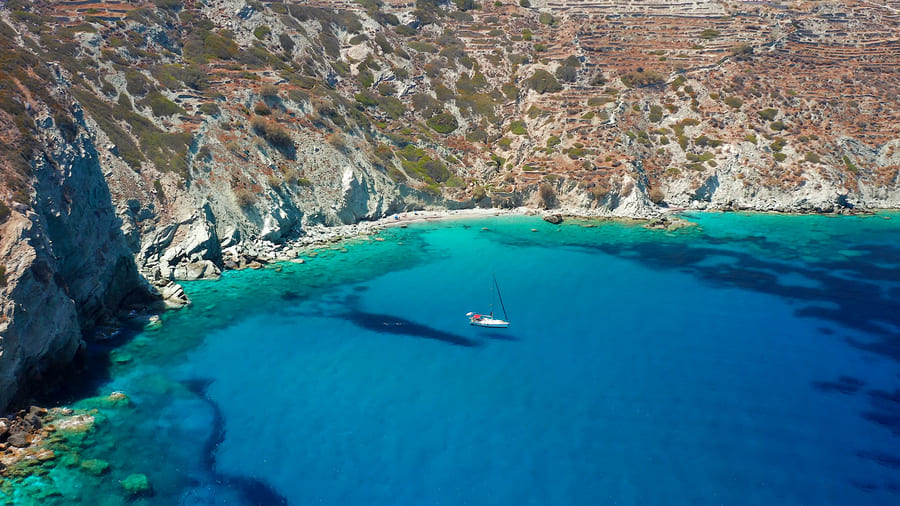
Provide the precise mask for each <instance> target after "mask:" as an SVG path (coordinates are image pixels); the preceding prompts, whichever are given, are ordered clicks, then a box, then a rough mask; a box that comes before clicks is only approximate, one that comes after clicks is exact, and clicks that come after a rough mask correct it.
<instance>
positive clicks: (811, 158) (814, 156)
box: [803, 151, 822, 163]
mask: <svg viewBox="0 0 900 506" xmlns="http://www.w3.org/2000/svg"><path fill="white" fill-rule="evenodd" d="M803 159H804V160H806V161H807V162H810V163H822V159H821V158H820V157H819V154H818V153H816V152H815V151H809V152H807V153H806V156H804V157H803Z"/></svg>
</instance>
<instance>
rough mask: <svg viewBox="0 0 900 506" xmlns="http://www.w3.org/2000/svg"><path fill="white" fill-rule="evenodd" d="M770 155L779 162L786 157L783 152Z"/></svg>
mask: <svg viewBox="0 0 900 506" xmlns="http://www.w3.org/2000/svg"><path fill="white" fill-rule="evenodd" d="M772 156H774V157H775V160H776V161H779V162H783V161H785V159H787V155H786V154H784V153H775V154H773V155H772Z"/></svg>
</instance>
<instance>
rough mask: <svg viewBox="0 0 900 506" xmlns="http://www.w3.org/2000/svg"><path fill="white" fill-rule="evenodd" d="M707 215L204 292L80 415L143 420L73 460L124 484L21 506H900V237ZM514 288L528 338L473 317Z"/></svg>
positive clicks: (126, 348) (83, 483) (171, 317)
mask: <svg viewBox="0 0 900 506" xmlns="http://www.w3.org/2000/svg"><path fill="white" fill-rule="evenodd" d="M688 217H689V218H690V219H691V220H693V221H696V222H697V223H698V224H699V226H698V227H695V228H690V229H683V230H679V231H677V232H661V231H650V230H645V229H643V228H641V227H640V226H638V225H630V224H623V223H614V222H579V221H568V222H566V223H565V224H564V225H562V226H553V225H550V224H547V223H545V222H543V221H541V220H540V219H539V218H534V217H521V216H515V217H504V218H491V219H473V220H464V221H450V222H440V223H421V224H413V225H410V227H409V228H406V229H400V228H393V229H389V230H386V231H383V232H382V233H381V234H379V236H378V237H379V238H382V239H384V240H383V241H375V240H372V239H365V238H363V239H359V240H356V241H352V242H350V243H348V244H345V245H342V246H339V247H337V248H335V249H323V250H321V251H319V252H317V254H314V255H313V254H310V255H306V256H305V259H306V263H304V264H282V265H279V266H277V267H271V268H268V269H265V270H261V271H243V272H229V273H226V275H225V276H224V277H223V278H222V279H221V280H219V281H215V282H197V283H190V284H188V285H186V289H187V291H188V292H189V294H190V296H191V298H192V300H193V302H194V303H193V305H192V306H191V307H189V308H187V309H185V310H182V311H179V312H173V313H169V314H166V315H164V325H163V326H162V327H161V328H160V329H155V330H149V331H143V332H138V333H137V334H136V335H134V336H133V337H130V338H129V339H127V340H126V341H125V342H123V343H121V344H119V343H117V344H119V345H118V347H117V348H116V349H115V350H112V352H113V354H114V356H115V357H117V360H118V361H117V362H109V360H108V356H109V355H108V354H109V352H110V349H109V347H107V348H101V347H99V346H95V348H94V352H95V360H96V362H97V364H98V365H105V366H104V367H98V368H97V376H96V377H94V378H86V381H85V386H84V387H83V390H82V391H81V392H79V393H78V394H77V395H75V394H73V395H75V396H74V397H72V398H70V399H68V400H67V402H68V403H69V404H70V405H73V406H74V407H76V408H78V407H84V408H89V407H92V406H93V405H95V404H96V400H91V399H88V400H79V397H86V396H89V395H106V394H108V393H110V392H112V391H122V392H125V393H126V394H127V395H128V396H129V398H130V400H131V403H130V405H128V406H125V407H113V408H108V407H101V409H100V413H101V414H103V415H104V416H105V417H106V418H105V420H103V421H102V422H100V423H98V424H97V427H96V430H95V432H94V433H92V434H91V435H89V439H88V443H87V444H86V445H84V446H86V448H81V447H78V448H76V447H74V446H73V447H72V448H70V451H71V452H72V453H77V454H78V456H79V458H81V459H90V458H100V459H103V460H105V461H108V462H109V463H110V470H109V472H108V473H106V474H103V475H101V476H97V477H95V476H89V475H87V474H85V473H84V472H83V471H81V469H80V468H79V467H77V466H70V467H67V466H65V465H62V464H61V463H60V462H56V463H52V464H47V465H46V466H45V467H46V471H47V472H46V474H45V475H44V476H38V477H33V478H30V479H29V481H27V482H26V483H20V484H18V485H17V486H16V487H13V488H9V487H8V488H6V489H4V493H5V494H6V497H7V501H8V502H13V503H22V504H28V503H29V502H33V503H40V504H48V503H49V504H52V503H53V502H57V503H59V504H71V503H73V502H74V503H78V502H82V503H90V504H122V503H126V502H127V503H129V504H148V505H149V504H277V503H284V502H286V503H288V504H306V503H317V504H367V505H377V504H384V505H402V504H411V505H412V504H416V505H420V504H453V505H456V504H491V505H502V504H535V505H546V504H565V505H578V504H591V505H593V504H606V503H615V504H730V505H740V504H835V505H846V504H857V505H866V504H888V503H894V502H896V501H898V500H900V438H898V436H900V376H898V373H900V367H898V366H900V302H898V301H900V215H898V214H887V215H877V216H867V217H823V216H775V215H741V214H696V215H690V216H688ZM492 274H494V275H496V277H497V279H498V281H499V283H500V286H501V289H502V293H503V300H504V303H505V306H506V309H507V310H508V311H509V319H510V321H511V322H512V325H511V326H510V328H509V329H506V330H495V329H483V328H477V327H472V326H470V325H468V323H467V321H466V319H465V317H464V315H465V313H466V312H467V311H481V312H484V311H489V310H491V309H493V310H494V311H495V312H497V311H499V307H498V306H497V305H496V303H494V301H495V298H494V296H493V292H492V282H491V276H492ZM492 303H494V305H493V306H491V304H492ZM92 403H94V404H92ZM60 460H61V459H57V461H60ZM132 473H142V474H145V475H146V476H147V477H148V480H149V482H150V484H151V485H152V488H153V492H152V495H149V494H145V495H138V496H134V497H128V496H127V494H126V493H125V492H124V490H123V489H122V487H121V486H120V485H119V483H118V482H119V481H120V480H123V479H124V478H125V477H127V476H128V475H130V474H132ZM38 490H40V491H43V493H44V494H45V495H46V493H47V491H52V492H53V494H55V495H51V496H50V497H42V498H40V499H39V500H38V499H37V492H36V491H38Z"/></svg>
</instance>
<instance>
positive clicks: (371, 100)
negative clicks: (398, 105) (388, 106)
mask: <svg viewBox="0 0 900 506" xmlns="http://www.w3.org/2000/svg"><path fill="white" fill-rule="evenodd" d="M353 98H354V99H356V101H357V102H359V103H360V104H362V105H363V106H365V107H377V106H378V98H377V97H376V96H375V95H374V94H373V93H371V92H368V91H364V92H362V93H357V94H356V95H353Z"/></svg>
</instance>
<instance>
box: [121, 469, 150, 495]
mask: <svg viewBox="0 0 900 506" xmlns="http://www.w3.org/2000/svg"><path fill="white" fill-rule="evenodd" d="M119 484H121V485H122V488H124V489H125V492H127V493H128V495H131V496H138V495H146V494H149V493H150V492H151V491H152V489H151V487H150V481H149V480H147V475H145V474H138V473H135V474H130V475H128V477H127V478H125V479H124V480H122V481H120V482H119Z"/></svg>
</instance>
